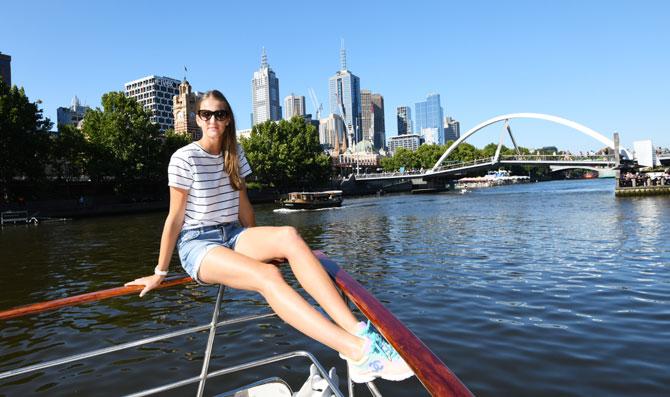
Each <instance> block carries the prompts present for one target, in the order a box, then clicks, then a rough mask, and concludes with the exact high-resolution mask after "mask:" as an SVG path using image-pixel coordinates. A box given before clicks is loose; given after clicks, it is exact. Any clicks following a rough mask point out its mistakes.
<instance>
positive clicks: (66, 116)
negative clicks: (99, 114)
mask: <svg viewBox="0 0 670 397" xmlns="http://www.w3.org/2000/svg"><path fill="white" fill-rule="evenodd" d="M89 109H91V108H90V107H88V106H82V105H81V104H80V103H79V98H77V96H76V95H75V97H74V98H72V104H71V105H70V107H67V108H66V107H60V108H58V109H56V119H57V120H58V125H72V126H75V127H77V128H78V129H81V122H82V120H84V115H86V111H87V110H89Z"/></svg>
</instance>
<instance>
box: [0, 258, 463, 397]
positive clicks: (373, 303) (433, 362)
mask: <svg viewBox="0 0 670 397" xmlns="http://www.w3.org/2000/svg"><path fill="white" fill-rule="evenodd" d="M314 253H315V255H316V256H317V258H318V259H319V261H320V262H321V264H322V266H323V267H324V269H325V270H326V271H327V273H328V274H329V275H330V277H331V279H332V280H333V282H334V283H335V286H336V287H337V288H338V289H339V290H340V291H341V293H342V296H343V297H344V298H345V301H346V302H347V304H349V305H350V304H353V305H354V306H356V307H357V308H358V309H359V311H360V313H361V314H362V315H364V316H365V317H367V318H368V319H369V321H370V322H371V323H372V325H374V326H375V328H376V329H377V330H378V331H379V333H380V334H381V335H382V336H383V337H384V338H385V339H386V340H388V342H389V343H390V344H391V345H392V346H393V347H394V348H395V349H396V350H397V351H398V353H399V354H400V356H401V357H403V358H404V359H405V361H406V362H407V364H408V365H409V366H410V368H412V370H413V371H414V374H415V375H416V377H417V378H418V380H419V381H420V382H421V384H422V385H423V387H424V388H425V389H426V391H427V392H428V393H429V394H430V395H433V396H446V397H466V396H473V394H472V392H470V390H469V389H468V388H467V387H466V386H465V385H464V384H463V383H462V382H461V381H460V379H458V377H456V375H455V374H454V373H453V372H451V370H450V369H449V368H448V367H447V366H446V365H445V364H444V363H443V362H442V361H441V360H440V359H439V358H438V357H437V356H436V355H435V354H434V353H433V352H432V351H431V350H430V349H429V348H428V347H427V346H426V345H425V344H424V343H423V342H421V340H420V339H419V338H418V337H417V336H416V335H414V334H413V333H412V331H410V330H409V329H408V328H407V327H406V326H405V325H404V324H403V323H402V322H401V321H400V320H398V319H397V318H396V317H395V316H394V315H393V314H392V313H391V312H390V311H389V310H388V309H387V308H386V307H384V305H382V303H381V302H379V301H378V300H377V299H376V298H375V297H374V296H372V294H370V293H369V292H368V291H367V290H366V289H365V288H364V287H363V286H362V285H361V284H359V283H358V282H357V281H356V280H355V279H354V278H352V277H351V276H350V275H349V274H348V273H347V272H346V271H344V270H343V269H342V268H340V267H339V266H338V265H337V264H336V263H335V262H334V261H333V260H331V259H330V258H328V257H327V256H326V255H325V254H324V253H322V252H320V251H314ZM191 282H192V279H191V278H190V277H173V278H169V279H166V280H165V281H163V283H162V284H161V285H160V286H159V287H158V288H174V287H177V286H179V285H183V284H187V283H191ZM142 288H143V286H123V287H117V288H111V289H107V290H102V291H95V292H90V293H86V294H82V295H77V296H72V297H67V298H61V299H56V300H52V301H47V302H41V303H36V304H31V305H27V306H21V307H18V308H14V309H9V310H4V311H0V326H2V325H4V326H9V327H11V326H13V325H12V323H11V322H8V320H9V319H12V318H16V317H21V316H27V315H34V314H37V313H42V312H45V311H48V310H57V309H59V308H62V307H67V306H74V305H78V304H82V303H90V302H96V301H100V300H102V299H109V298H113V297H119V296H123V295H129V294H137V293H138V292H139V291H140V290H141V289H142ZM223 291H224V286H220V287H219V291H218V295H217V297H216V302H215V303H214V307H213V313H212V320H211V322H209V323H206V324H201V325H195V326H191V327H187V328H185V329H181V330H176V331H172V332H168V333H163V334H160V335H153V336H148V337H145V338H143V339H138V340H132V341H128V342H125V343H119V344H116V345H113V346H108V347H104V348H99V349H96V350H91V351H88V352H84V353H79V354H75V355H71V356H67V357H61V358H58V359H55V360H49V361H44V362H39V363H34V364H31V365H28V366H24V367H21V368H16V369H12V370H9V371H5V372H0V381H4V380H7V379H12V378H13V379H14V381H19V380H20V381H22V382H25V381H26V380H27V379H30V377H31V376H34V375H35V374H36V373H40V372H43V371H44V370H45V369H47V368H52V367H58V366H61V367H64V366H66V364H70V363H75V362H79V361H82V360H85V359H88V358H91V357H97V356H103V355H107V354H111V353H116V352H121V351H125V350H127V349H135V348H137V347H139V346H144V345H147V344H150V343H155V342H158V341H163V340H167V339H170V338H174V337H178V336H183V335H191V336H193V335H194V334H196V333H198V332H201V331H208V337H207V341H206V344H205V347H204V354H203V355H202V357H203V358H202V365H201V368H202V369H201V370H200V373H199V374H192V375H188V374H184V375H185V376H186V377H185V378H183V379H173V378H166V380H167V383H164V384H162V385H160V386H153V387H150V388H147V389H144V390H138V391H137V392H135V393H133V394H131V395H132V396H148V395H154V394H161V393H165V392H167V391H169V390H174V389H177V388H180V387H182V386H185V385H190V384H192V385H195V384H198V390H197V393H196V396H198V397H200V396H202V395H203V394H204V391H205V384H206V382H207V381H208V380H210V379H212V378H214V377H219V376H225V375H231V376H232V375H233V374H236V373H239V372H240V371H253V370H254V368H258V367H260V366H266V365H270V364H273V363H279V362H284V361H285V360H294V359H296V358H297V359H302V360H307V361H309V362H310V366H309V370H308V371H307V370H306V371H304V372H302V374H303V375H304V378H306V379H307V380H306V381H305V382H304V384H303V385H302V386H298V387H295V389H296V390H298V391H297V392H293V389H292V388H291V385H289V383H288V382H287V381H285V380H284V379H282V378H280V377H277V376H273V377H270V378H267V379H262V380H259V381H257V382H254V383H252V384H249V385H246V386H242V387H240V388H237V389H234V390H225V391H219V392H217V393H216V396H217V397H218V396H230V397H237V396H248V397H261V396H263V397H266V396H288V397H317V396H318V397H330V396H337V397H342V396H344V395H348V396H350V397H353V396H354V392H355V388H354V383H353V382H352V381H351V378H350V377H349V376H348V374H347V380H346V390H347V391H348V393H346V394H345V393H343V392H342V390H340V389H341V386H340V384H339V377H338V375H337V373H336V371H335V369H334V368H333V369H331V370H330V371H326V369H325V368H324V367H323V365H321V363H320V362H319V361H318V359H317V358H316V357H315V356H314V355H313V354H312V353H310V352H308V351H305V350H299V351H293V352H286V353H275V354H273V355H270V356H267V357H261V358H255V359H254V360H252V361H248V362H244V363H230V364H231V365H230V366H228V367H224V368H210V358H211V356H212V349H213V346H214V342H215V339H219V340H220V339H221V338H225V336H223V335H216V334H217V329H219V328H221V327H225V326H227V325H231V324H238V323H242V322H250V321H255V320H260V319H265V318H268V317H274V316H276V313H274V312H272V311H270V312H269V313H265V314H259V315H253V316H243V317H238V318H231V319H224V320H222V319H221V318H220V316H219V314H220V312H221V304H222V301H223V299H222V298H223ZM115 356H116V357H118V355H115ZM75 367H76V365H75V366H72V365H71V366H67V368H63V369H62V370H61V371H67V370H68V369H72V368H75ZM290 367H291V368H295V370H299V367H298V366H295V365H292V366H290ZM60 373H61V375H62V372H60ZM21 375H24V376H23V377H21ZM25 375H28V377H27V378H26V376H25ZM17 378H18V379H17ZM21 378H22V379H21ZM118 381H119V382H123V379H119V380H118ZM343 386H344V385H343ZM365 386H367V389H368V391H369V392H370V394H371V395H372V396H381V393H380V392H379V389H378V388H377V386H376V385H375V383H374V381H371V382H368V383H366V384H365ZM394 386H395V389H394V390H395V391H397V393H395V391H394V392H393V395H406V393H405V392H406V390H405V392H403V383H401V382H400V383H397V385H394ZM208 394H209V393H208Z"/></svg>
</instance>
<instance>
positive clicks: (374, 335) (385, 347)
mask: <svg viewBox="0 0 670 397" xmlns="http://www.w3.org/2000/svg"><path fill="white" fill-rule="evenodd" d="M363 334H364V335H365V336H367V337H368V338H369V339H370V341H371V342H372V348H373V349H376V350H377V351H379V352H381V353H384V354H385V355H386V357H388V359H389V360H391V361H393V360H395V359H398V358H400V354H398V352H397V351H396V350H395V349H394V348H393V346H391V344H389V343H388V342H387V341H385V340H384V338H382V336H381V335H380V334H379V333H378V332H377V331H375V330H373V329H371V327H370V321H368V324H367V327H366V328H365V331H364V333H363Z"/></svg>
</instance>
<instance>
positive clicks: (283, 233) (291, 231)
mask: <svg viewBox="0 0 670 397" xmlns="http://www.w3.org/2000/svg"><path fill="white" fill-rule="evenodd" d="M279 234H280V241H281V242H282V244H290V245H293V244H295V243H300V242H302V237H300V233H298V230H297V229H296V228H294V227H293V226H281V227H279Z"/></svg>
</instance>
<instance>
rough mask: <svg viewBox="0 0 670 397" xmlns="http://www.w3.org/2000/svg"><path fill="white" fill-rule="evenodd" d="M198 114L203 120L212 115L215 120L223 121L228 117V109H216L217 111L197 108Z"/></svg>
mask: <svg viewBox="0 0 670 397" xmlns="http://www.w3.org/2000/svg"><path fill="white" fill-rule="evenodd" d="M198 116H199V117H200V118H201V119H203V120H205V121H209V119H211V118H212V116H214V118H215V119H216V121H223V120H225V119H226V117H228V111H227V110H217V111H214V112H213V111H211V110H198Z"/></svg>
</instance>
